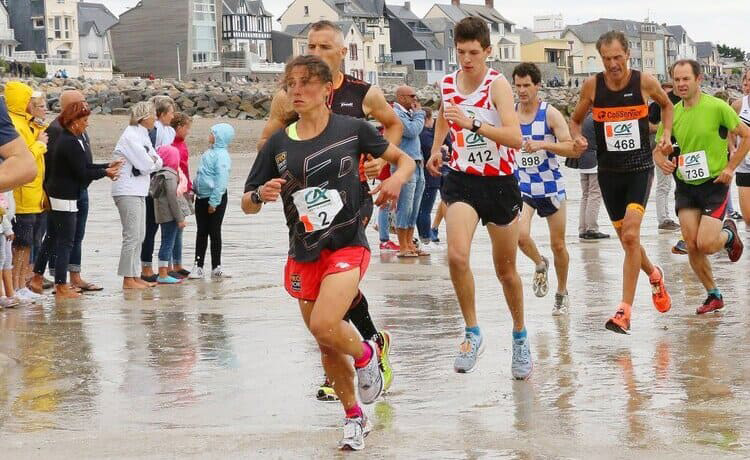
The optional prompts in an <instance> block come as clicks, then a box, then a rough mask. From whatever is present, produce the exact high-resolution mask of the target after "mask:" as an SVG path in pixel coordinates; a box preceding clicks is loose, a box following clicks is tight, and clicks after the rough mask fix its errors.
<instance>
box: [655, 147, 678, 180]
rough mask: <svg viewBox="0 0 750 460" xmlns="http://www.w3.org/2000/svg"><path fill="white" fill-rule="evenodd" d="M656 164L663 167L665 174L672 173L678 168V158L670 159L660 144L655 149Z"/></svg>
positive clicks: (660, 167)
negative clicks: (661, 149) (660, 147)
mask: <svg viewBox="0 0 750 460" xmlns="http://www.w3.org/2000/svg"><path fill="white" fill-rule="evenodd" d="M654 164H655V165H656V167H657V168H659V169H661V170H662V172H663V173H664V174H672V173H673V172H674V170H675V169H676V168H677V158H672V159H670V158H669V157H667V156H666V155H664V154H663V153H661V151H660V150H659V146H658V145H657V147H656V148H655V149H654Z"/></svg>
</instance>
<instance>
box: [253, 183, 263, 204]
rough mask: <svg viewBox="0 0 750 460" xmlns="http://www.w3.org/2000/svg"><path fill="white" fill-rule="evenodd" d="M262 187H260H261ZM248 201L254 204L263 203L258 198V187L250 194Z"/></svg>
mask: <svg viewBox="0 0 750 460" xmlns="http://www.w3.org/2000/svg"><path fill="white" fill-rule="evenodd" d="M261 187H262V185H261ZM250 201H252V202H253V203H254V204H263V203H264V201H263V199H262V198H261V197H260V187H258V188H256V189H255V190H253V191H252V192H250Z"/></svg>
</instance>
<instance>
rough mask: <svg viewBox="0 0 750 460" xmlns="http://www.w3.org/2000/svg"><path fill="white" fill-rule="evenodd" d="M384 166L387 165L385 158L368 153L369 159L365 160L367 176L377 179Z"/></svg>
mask: <svg viewBox="0 0 750 460" xmlns="http://www.w3.org/2000/svg"><path fill="white" fill-rule="evenodd" d="M383 166H385V160H383V159H381V158H374V157H373V156H372V155H369V154H368V155H367V160H366V161H365V176H367V178H368V179H375V178H376V177H378V176H379V175H380V171H382V170H383Z"/></svg>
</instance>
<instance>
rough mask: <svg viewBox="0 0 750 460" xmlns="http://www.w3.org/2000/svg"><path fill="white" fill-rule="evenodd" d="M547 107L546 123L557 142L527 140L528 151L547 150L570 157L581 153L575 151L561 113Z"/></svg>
mask: <svg viewBox="0 0 750 460" xmlns="http://www.w3.org/2000/svg"><path fill="white" fill-rule="evenodd" d="M548 107H549V108H548V109H547V124H548V125H549V127H550V128H552V132H553V133H554V134H555V137H556V138H557V142H547V141H527V145H528V146H529V149H528V150H529V151H530V152H536V151H537V150H547V151H549V152H552V153H554V154H556V155H560V156H563V157H570V158H578V157H580V156H581V154H582V153H583V150H581V151H580V152H576V150H575V143H574V142H573V138H572V137H570V130H569V129H568V124H567V123H565V118H564V117H563V115H562V113H560V111H559V110H557V109H556V108H555V107H553V106H551V105H550V106H548Z"/></svg>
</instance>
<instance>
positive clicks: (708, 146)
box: [656, 93, 740, 185]
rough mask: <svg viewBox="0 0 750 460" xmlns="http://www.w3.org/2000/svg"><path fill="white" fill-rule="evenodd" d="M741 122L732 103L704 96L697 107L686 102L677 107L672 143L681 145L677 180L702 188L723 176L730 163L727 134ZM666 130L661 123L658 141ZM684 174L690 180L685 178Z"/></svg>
mask: <svg viewBox="0 0 750 460" xmlns="http://www.w3.org/2000/svg"><path fill="white" fill-rule="evenodd" d="M739 123H740V117H739V116H738V115H737V113H736V112H735V111H734V109H732V107H731V106H730V105H729V104H727V103H726V102H724V101H722V100H721V99H718V98H715V97H713V96H711V95H708V94H705V93H702V94H701V99H700V101H699V102H698V103H697V104H696V105H695V106H694V107H690V108H686V107H685V106H684V101H680V102H678V103H677V104H675V106H674V125H673V126H672V141H673V142H674V141H676V142H677V145H679V146H680V156H679V159H678V165H679V166H678V168H677V178H678V179H679V180H681V181H683V182H684V183H686V184H690V185H700V184H702V183H704V182H708V181H709V180H712V179H714V178H715V177H717V176H718V175H719V174H721V172H722V171H723V170H724V168H726V166H727V163H728V162H729V161H728V151H729V150H728V148H727V147H728V145H727V134H728V132H729V131H733V130H734V129H735V128H736V127H737V125H738V124H739ZM663 128H664V126H663V125H662V124H659V130H658V132H657V133H656V138H657V139H659V138H660V137H661V135H662V131H663ZM701 152H704V153H701ZM701 157H704V158H705V160H703V159H702V158H701ZM702 161H705V162H704V163H702ZM701 164H702V165H703V167H701ZM706 166H707V171H706ZM683 172H686V173H687V174H686V175H687V176H688V177H683V175H684V174H683Z"/></svg>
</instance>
